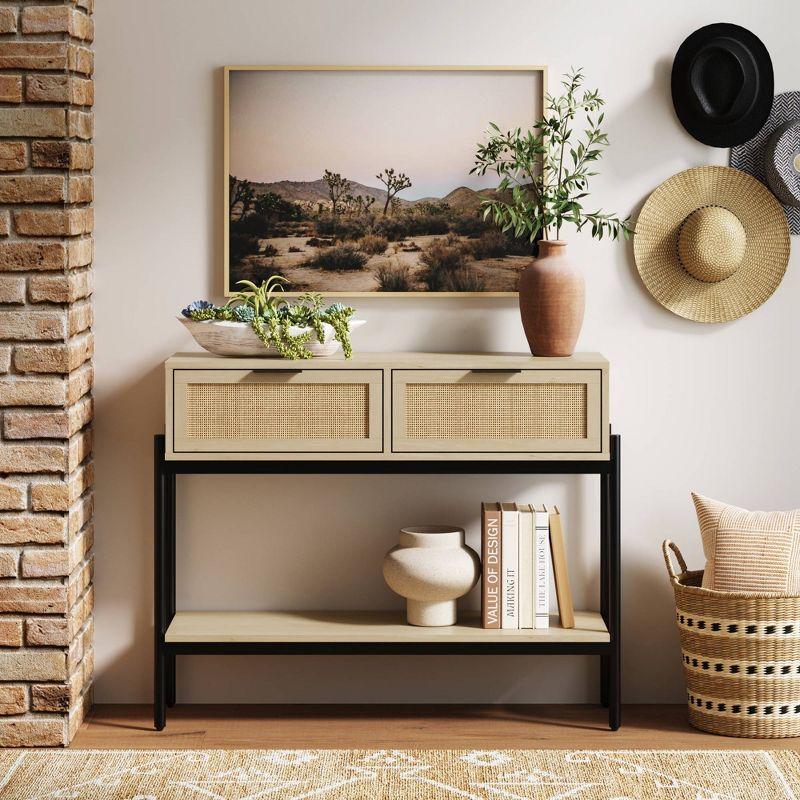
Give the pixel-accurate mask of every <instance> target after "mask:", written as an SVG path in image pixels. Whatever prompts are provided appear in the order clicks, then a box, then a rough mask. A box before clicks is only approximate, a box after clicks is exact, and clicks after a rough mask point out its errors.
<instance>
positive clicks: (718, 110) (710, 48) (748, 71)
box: [689, 38, 757, 123]
mask: <svg viewBox="0 0 800 800" xmlns="http://www.w3.org/2000/svg"><path fill="white" fill-rule="evenodd" d="M754 74H756V71H755V67H754V65H753V60H752V56H751V55H750V53H749V52H748V51H747V50H746V49H745V48H743V47H742V46H741V45H740V44H739V42H736V41H735V40H731V39H728V38H723V39H718V40H714V41H713V42H710V43H709V44H708V45H707V46H706V47H704V48H703V49H701V50H700V52H699V53H698V54H697V55H696V56H695V59H694V61H693V62H692V66H691V69H690V71H689V83H690V85H691V87H692V91H693V92H694V95H695V98H696V99H697V102H698V103H699V105H700V108H701V109H702V112H703V113H704V114H706V115H707V116H708V117H709V119H710V120H712V121H714V122H716V123H724V122H728V121H729V120H731V119H734V118H736V117H739V116H741V115H742V114H744V113H745V112H746V111H747V110H748V109H749V108H750V106H751V105H752V104H753V100H754V98H755V95H756V92H755V86H754V83H755V84H756V85H757V80H756V81H755V82H754V81H752V80H748V78H752V76H753V75H754Z"/></svg>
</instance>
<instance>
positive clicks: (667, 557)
mask: <svg viewBox="0 0 800 800" xmlns="http://www.w3.org/2000/svg"><path fill="white" fill-rule="evenodd" d="M670 550H672V552H673V553H675V558H677V559H678V564H679V566H680V568H681V571H680V573H677V572H675V566H674V565H673V563H672V555H671V554H670V552H669V551H670ZM661 552H662V553H663V554H664V563H665V564H666V565H667V572H668V573H669V576H670V578H672V579H673V580H678V575H679V574H681V575H682V574H683V573H684V572H686V561H684V559H683V554H682V553H681V551H680V550H679V549H678V545H676V544H675V542H672V541H670V540H669V539H664V541H663V542H662V544H661Z"/></svg>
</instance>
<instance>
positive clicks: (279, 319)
mask: <svg viewBox="0 0 800 800" xmlns="http://www.w3.org/2000/svg"><path fill="white" fill-rule="evenodd" d="M285 283H287V280H286V279H285V278H282V277H281V276H279V275H272V276H270V277H269V278H268V279H267V280H265V281H264V282H263V283H262V284H261V285H260V286H258V285H256V284H255V283H253V282H252V281H238V283H237V285H240V284H241V285H243V286H244V287H245V289H243V290H242V291H241V292H237V293H236V294H234V295H233V297H231V299H230V300H229V301H228V302H227V303H226V304H225V305H224V306H215V305H214V304H213V303H211V302H209V301H208V300H195V301H194V302H193V303H190V304H189V305H188V306H186V308H184V309H183V310H182V311H181V314H183V316H184V317H187V318H189V319H193V320H196V321H200V322H202V321H206V320H217V321H223V322H245V323H248V324H249V325H250V326H251V327H252V329H253V332H254V333H255V334H256V336H258V338H259V339H261V341H262V342H263V344H264V346H265V347H270V346H272V347H274V348H275V349H276V350H277V351H278V353H279V354H280V355H281V356H283V358H291V359H304V358H311V357H312V355H311V352H310V351H309V350H308V348H307V347H306V343H307V342H308V341H309V340H310V338H311V334H312V333H313V334H314V335H316V337H317V340H318V341H320V342H323V341H324V340H325V329H324V327H323V323H325V322H327V323H328V324H329V325H330V326H331V327H332V328H333V332H334V338H335V339H336V340H337V341H338V342H339V343H340V344H341V345H342V351H343V352H344V357H345V358H351V357H352V355H353V346H352V344H351V342H350V319H351V317H352V316H353V314H355V309H354V308H352V307H351V306H345V305H343V304H342V303H333V304H331V305H329V306H327V307H325V305H324V302H325V301H324V299H323V297H322V295H321V294H319V293H317V292H307V293H306V294H301V295H300V296H299V297H298V298H297V302H296V303H289V302H288V301H286V300H284V299H283V298H281V297H280V295H279V293H280V292H283V290H284V284H285ZM292 327H299V328H311V330H310V331H304V332H303V333H300V334H293V333H292V332H291V328H292Z"/></svg>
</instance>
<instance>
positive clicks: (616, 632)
mask: <svg viewBox="0 0 800 800" xmlns="http://www.w3.org/2000/svg"><path fill="white" fill-rule="evenodd" d="M154 444H155V454H154V455H155V458H154V461H155V559H154V566H155V607H154V613H155V625H154V632H155V650H154V656H155V681H154V692H153V693H154V700H153V715H154V722H155V727H156V729H157V730H162V729H163V728H164V726H165V724H166V718H167V706H170V707H171V706H173V705H174V704H175V681H176V677H175V671H176V656H179V655H221V654H229V655H258V654H260V655H264V654H268V655H287V654H290V655H319V654H327V655H344V654H358V655H377V654H384V655H385V654H390V655H404V654H405V655H548V654H554V655H555V654H558V655H597V656H600V702H601V703H602V704H603V705H604V706H606V707H607V708H608V725H609V727H610V728H611V730H614V731H615V730H617V729H618V728H619V726H620V723H621V713H620V712H621V709H620V692H621V676H620V672H621V664H620V656H621V650H620V437H619V436H617V435H612V436H611V454H610V455H611V457H610V459H609V460H608V461H500V460H491V459H482V460H480V461H439V460H436V461H429V460H424V461H423V460H417V461H392V460H386V461H315V460H313V459H311V458H309V460H303V461H278V460H273V461H214V460H211V461H190V460H180V461H172V460H170V461H168V460H167V459H166V458H165V455H164V453H165V441H164V435H163V434H159V435H157V436H156V437H155V442H154ZM345 473H350V474H367V473H369V474H460V475H466V474H501V475H502V474H531V475H538V474H550V475H553V474H570V475H576V474H593V475H599V476H600V612H601V614H602V617H603V620H604V621H605V624H606V626H607V628H608V632H609V636H610V641H609V642H604V643H592V642H548V641H536V642H531V641H527V642H512V641H508V642H498V641H496V640H495V641H487V642H486V643H471V642H454V643H441V644H440V643H435V642H417V643H408V644H406V643H402V642H382V643H369V642H336V643H331V642H317V643H314V642H307V643H293V642H181V643H174V642H173V643H169V642H166V641H165V636H166V633H167V628H168V627H169V624H170V622H171V621H172V618H173V617H174V616H175V611H176V603H175V597H176V576H175V565H176V531H175V529H176V515H175V498H176V489H177V481H176V478H177V476H178V475H198V474H227V475H231V474H234V475H235V474H345Z"/></svg>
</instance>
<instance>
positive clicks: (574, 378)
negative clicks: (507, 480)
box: [392, 369, 607, 454]
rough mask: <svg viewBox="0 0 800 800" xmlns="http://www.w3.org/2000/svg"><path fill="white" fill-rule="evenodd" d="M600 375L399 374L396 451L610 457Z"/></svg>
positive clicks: (394, 391)
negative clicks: (561, 454) (582, 454)
mask: <svg viewBox="0 0 800 800" xmlns="http://www.w3.org/2000/svg"><path fill="white" fill-rule="evenodd" d="M602 375H603V371H602V370H600V369H597V370H594V369H585V370H583V369H581V370H558V369H552V370H550V369H522V370H506V371H503V370H464V369H453V370H449V369H445V370H426V369H412V370H393V371H392V450H393V452H397V453H408V452H418V453H424V452H449V453H490V452H496V453H548V454H558V453H564V454H570V453H573V454H574V453H587V454H589V453H594V454H597V453H604V452H607V431H606V436H605V437H604V436H603V435H602V433H601V431H602V429H603V424H602V421H603V408H602V402H603V401H602V398H603V386H602ZM606 428H607V426H606Z"/></svg>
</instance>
